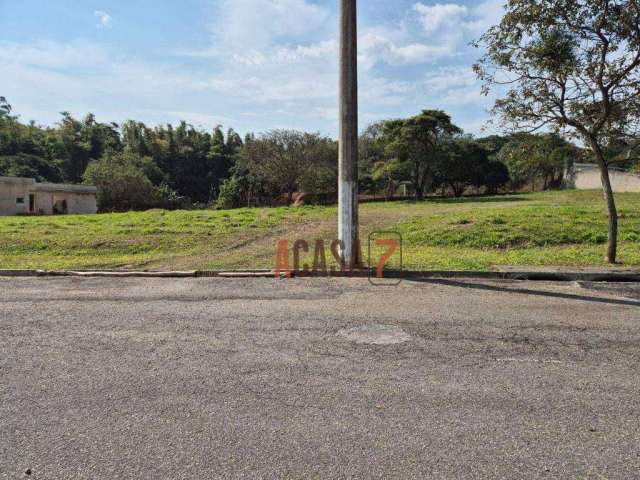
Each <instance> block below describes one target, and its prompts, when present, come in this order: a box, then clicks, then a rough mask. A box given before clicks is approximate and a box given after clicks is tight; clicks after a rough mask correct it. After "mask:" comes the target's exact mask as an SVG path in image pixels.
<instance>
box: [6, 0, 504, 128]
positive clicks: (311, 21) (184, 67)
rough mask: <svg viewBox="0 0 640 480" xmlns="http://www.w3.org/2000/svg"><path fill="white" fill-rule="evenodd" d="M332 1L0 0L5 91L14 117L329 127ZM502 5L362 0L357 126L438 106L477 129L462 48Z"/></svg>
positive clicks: (481, 117)
mask: <svg viewBox="0 0 640 480" xmlns="http://www.w3.org/2000/svg"><path fill="white" fill-rule="evenodd" d="M337 3H338V1H337V0H180V1H169V0H126V1H124V0H95V1H94V0H55V1H51V0H0V62H1V63H2V70H3V71H2V74H0V95H2V96H6V97H7V99H8V100H9V101H10V103H11V104H12V105H13V107H14V111H15V113H16V114H18V115H20V117H21V118H22V120H24V121H27V120H35V121H36V122H37V123H40V124H53V123H55V122H57V121H58V120H59V118H60V116H59V112H61V111H69V112H71V113H72V114H74V115H78V116H81V115H84V114H85V113H87V112H93V113H95V114H96V116H97V117H98V120H100V121H105V122H106V121H114V122H121V121H123V120H126V119H130V118H133V119H136V120H142V121H144V122H146V123H148V124H151V125H155V124H159V123H176V122H177V121H179V120H181V119H184V120H187V121H188V122H190V123H192V124H194V125H196V126H201V127H203V128H206V129H211V128H213V127H214V126H216V125H218V124H222V125H224V126H225V127H234V128H235V129H236V130H238V131H239V132H241V133H246V132H248V131H254V132H264V131H267V130H269V129H273V128H296V129H301V130H310V131H319V132H321V133H324V134H328V135H331V136H335V135H336V133H337V91H338V90H337V89H338V85H337V75H338V71H337ZM502 4H503V0H479V1H471V0H457V1H456V0H451V1H450V2H448V1H447V0H441V1H440V2H435V1H430V0H421V1H420V2H418V1H416V0H360V1H359V9H360V12H359V13H360V19H359V29H360V31H359V42H360V45H359V72H360V123H361V127H364V126H366V125H367V124H369V123H371V122H373V121H375V120H379V119H384V118H394V117H402V116H409V115H413V114H415V113H417V112H419V111H420V110H421V109H423V108H442V109H444V110H446V111H448V112H449V113H451V115H452V116H453V119H454V121H455V122H456V123H457V124H458V125H460V126H461V127H463V128H464V129H465V130H466V131H468V132H470V133H475V134H479V133H481V131H480V129H481V127H482V126H483V125H484V123H485V122H486V120H487V118H488V115H487V113H486V110H487V108H488V107H489V106H490V105H491V103H492V99H491V98H486V97H483V96H482V95H481V93H480V86H479V84H478V82H477V81H476V79H475V77H474V75H473V72H472V71H471V65H472V64H473V62H474V61H475V60H476V59H477V58H478V56H479V54H480V52H478V51H476V50H474V49H473V48H472V47H470V46H469V45H468V44H469V42H470V41H471V40H473V39H474V38H476V37H478V36H479V35H480V34H481V33H482V32H483V31H484V30H486V28H488V27H489V26H490V25H493V24H494V23H496V22H497V21H499V19H500V16H501V14H502Z"/></svg>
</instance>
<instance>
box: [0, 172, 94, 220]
mask: <svg viewBox="0 0 640 480" xmlns="http://www.w3.org/2000/svg"><path fill="white" fill-rule="evenodd" d="M97 192H98V189H97V188H96V187H92V186H87V185H63V184H58V183H37V182H36V181H35V180H34V179H33V178H20V177H0V215H29V214H31V215H54V214H67V213H77V214H81V213H82V214H84V213H96V212H97V211H98V208H97V205H96V194H97Z"/></svg>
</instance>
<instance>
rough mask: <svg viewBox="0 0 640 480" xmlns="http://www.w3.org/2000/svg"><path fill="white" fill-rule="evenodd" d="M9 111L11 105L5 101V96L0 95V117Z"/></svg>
mask: <svg viewBox="0 0 640 480" xmlns="http://www.w3.org/2000/svg"><path fill="white" fill-rule="evenodd" d="M10 113H11V105H9V102H7V99H6V98H5V97H0V117H2V116H3V115H9V114H10Z"/></svg>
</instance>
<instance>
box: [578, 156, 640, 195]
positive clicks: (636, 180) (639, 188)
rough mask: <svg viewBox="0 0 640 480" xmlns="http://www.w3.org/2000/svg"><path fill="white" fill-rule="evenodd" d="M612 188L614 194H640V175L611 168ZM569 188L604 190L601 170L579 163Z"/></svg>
mask: <svg viewBox="0 0 640 480" xmlns="http://www.w3.org/2000/svg"><path fill="white" fill-rule="evenodd" d="M609 177H610V178H611V188H612V189H613V191H614V192H616V193H618V192H640V175H636V174H633V173H629V172H625V171H624V170H620V169H617V168H611V167H610V168H609ZM567 184H568V185H567V186H568V187H570V188H577V189H578V190H593V189H602V182H601V180H600V169H599V168H598V166H597V165H594V164H590V163H577V164H575V165H574V167H573V172H571V174H570V176H569V179H568V181H567Z"/></svg>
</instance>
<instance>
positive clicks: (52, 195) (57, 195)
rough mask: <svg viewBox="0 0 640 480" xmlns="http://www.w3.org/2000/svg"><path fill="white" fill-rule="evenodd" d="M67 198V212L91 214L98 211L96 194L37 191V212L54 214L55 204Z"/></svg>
mask: <svg viewBox="0 0 640 480" xmlns="http://www.w3.org/2000/svg"><path fill="white" fill-rule="evenodd" d="M64 200H66V202H67V213H69V214H90V213H96V212H97V211H98V205H97V203H96V196H95V194H91V193H76V192H46V191H44V192H43V191H38V192H36V213H38V214H40V215H52V214H53V206H54V205H56V204H58V205H60V204H62V202H63V201H64Z"/></svg>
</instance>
